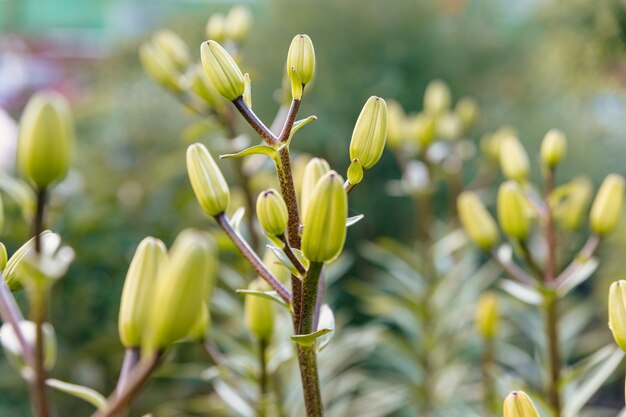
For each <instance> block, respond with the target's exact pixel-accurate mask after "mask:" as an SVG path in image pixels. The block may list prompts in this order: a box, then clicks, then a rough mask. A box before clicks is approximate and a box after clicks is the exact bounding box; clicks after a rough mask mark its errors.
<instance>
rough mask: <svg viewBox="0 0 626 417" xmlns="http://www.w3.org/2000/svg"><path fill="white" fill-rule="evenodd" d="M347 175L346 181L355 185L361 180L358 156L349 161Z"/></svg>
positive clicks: (360, 166)
mask: <svg viewBox="0 0 626 417" xmlns="http://www.w3.org/2000/svg"><path fill="white" fill-rule="evenodd" d="M347 177H348V182H349V183H350V184H353V185H356V184H358V183H360V182H361V181H362V180H363V166H362V165H361V161H359V158H354V159H353V160H352V162H350V166H349V167H348V173H347Z"/></svg>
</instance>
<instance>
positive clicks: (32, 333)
mask: <svg viewBox="0 0 626 417" xmlns="http://www.w3.org/2000/svg"><path fill="white" fill-rule="evenodd" d="M18 326H19V328H20V330H21V331H22V335H23V336H24V339H26V343H27V344H28V345H30V346H31V347H32V348H33V349H34V348H35V341H36V338H37V329H36V326H35V323H33V322H32V321H27V320H22V321H20V322H19V324H18ZM42 330H43V351H44V355H43V357H44V367H45V369H47V370H51V369H52V368H54V364H55V362H56V358H57V340H56V334H55V332H54V327H52V325H51V324H50V323H43V324H42ZM0 344H2V347H3V348H4V352H5V353H6V355H7V359H8V360H9V363H11V365H13V366H14V367H15V369H17V370H18V371H19V372H20V373H21V374H22V376H24V377H25V378H27V379H30V378H31V377H32V376H33V373H34V370H32V369H30V368H29V367H28V366H27V364H26V361H25V360H24V352H23V351H22V346H21V345H20V342H19V340H18V338H17V335H16V334H15V332H14V331H13V326H12V325H11V324H9V323H5V324H3V325H2V327H0Z"/></svg>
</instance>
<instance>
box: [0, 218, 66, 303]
mask: <svg viewBox="0 0 626 417" xmlns="http://www.w3.org/2000/svg"><path fill="white" fill-rule="evenodd" d="M53 235H54V233H52V232H51V231H49V230H45V231H43V232H41V234H40V235H39V236H40V238H41V242H42V244H43V243H44V242H45V241H46V240H47V239H49V238H51V237H52V236H53ZM33 250H35V238H34V237H32V238H30V239H29V240H28V241H27V242H26V243H24V244H23V245H22V246H21V247H20V248H19V249H18V250H16V251H15V253H14V254H13V256H11V258H9V260H8V261H7V263H6V267H5V268H4V271H3V274H4V281H5V282H6V283H7V285H8V286H9V288H10V289H11V291H17V290H19V289H21V288H22V283H21V282H20V279H19V269H20V268H18V267H19V265H20V263H21V262H22V260H23V259H24V258H25V257H26V256H28V255H29V254H30V253H31V252H32V251H33Z"/></svg>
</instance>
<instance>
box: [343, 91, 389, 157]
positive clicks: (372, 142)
mask: <svg viewBox="0 0 626 417" xmlns="http://www.w3.org/2000/svg"><path fill="white" fill-rule="evenodd" d="M386 140H387V103H385V100H383V99H382V98H380V97H376V96H372V97H370V98H369V99H368V100H367V102H366V103H365V105H364V106H363V109H362V110H361V114H359V118H358V119H357V121H356V124H355V126H354V130H353V131H352V140H351V141H350V159H351V160H353V159H354V158H358V159H359V161H361V165H362V166H363V169H370V168H371V167H373V166H374V165H375V164H376V162H378V160H379V159H380V157H381V156H382V154H383V149H385V141H386Z"/></svg>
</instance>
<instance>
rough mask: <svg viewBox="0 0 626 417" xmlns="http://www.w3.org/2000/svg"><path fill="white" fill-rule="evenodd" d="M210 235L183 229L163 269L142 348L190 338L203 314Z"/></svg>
mask: <svg viewBox="0 0 626 417" xmlns="http://www.w3.org/2000/svg"><path fill="white" fill-rule="evenodd" d="M213 250H214V249H213V247H212V245H211V241H210V240H209V239H208V236H207V235H205V234H203V233H201V232H198V231H194V230H189V229H188V230H184V231H183V232H181V233H180V234H179V235H178V237H177V238H176V241H175V242H174V244H173V245H172V249H171V251H170V254H169V257H168V258H167V259H166V260H165V262H164V263H163V265H162V266H161V267H160V268H159V272H158V275H157V278H156V283H155V287H154V294H153V298H152V303H151V304H152V306H151V314H150V325H149V326H148V328H147V329H146V337H145V339H144V340H143V341H142V347H143V348H144V349H145V351H146V352H148V353H152V352H154V351H156V350H158V349H163V348H166V347H168V346H169V345H171V344H173V343H175V342H177V341H179V340H181V339H183V338H185V337H187V336H188V335H189V334H190V333H191V332H192V330H193V329H194V325H196V324H197V321H198V318H199V316H200V315H201V314H202V308H203V307H202V306H203V305H204V303H205V296H206V292H207V286H208V285H209V278H210V277H209V275H210V271H211V264H212V263H213V262H215V260H214V256H215V254H214V252H213Z"/></svg>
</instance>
